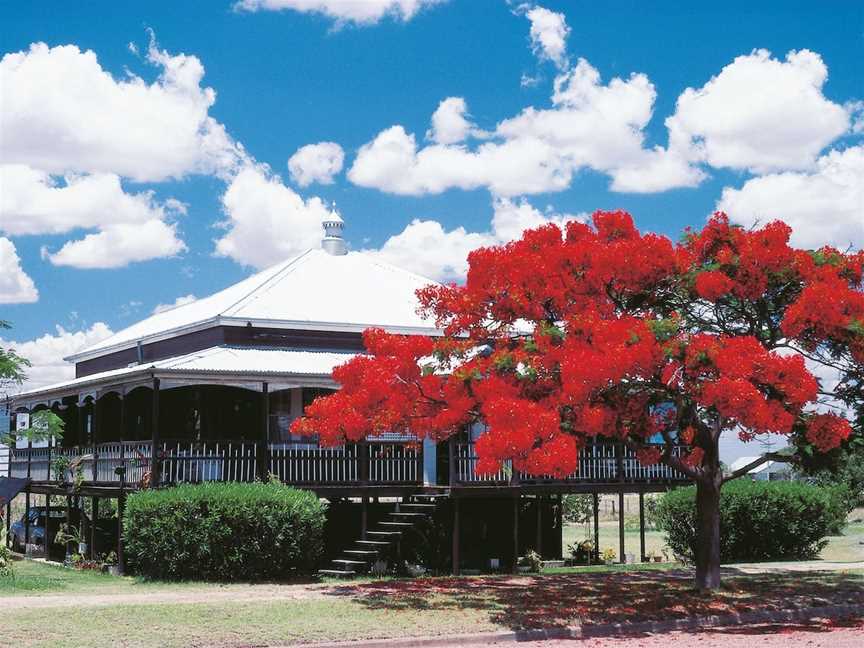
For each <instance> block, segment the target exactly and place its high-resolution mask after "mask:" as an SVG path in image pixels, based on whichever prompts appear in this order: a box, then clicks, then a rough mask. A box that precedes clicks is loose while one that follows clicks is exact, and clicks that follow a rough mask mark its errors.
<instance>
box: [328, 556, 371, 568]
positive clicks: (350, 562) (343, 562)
mask: <svg viewBox="0 0 864 648" xmlns="http://www.w3.org/2000/svg"><path fill="white" fill-rule="evenodd" d="M333 562H334V563H337V564H339V565H346V566H347V565H358V566H361V567H362V566H363V565H368V564H369V563H367V562H366V561H365V560H349V559H348V558H336V559H335V560H333Z"/></svg>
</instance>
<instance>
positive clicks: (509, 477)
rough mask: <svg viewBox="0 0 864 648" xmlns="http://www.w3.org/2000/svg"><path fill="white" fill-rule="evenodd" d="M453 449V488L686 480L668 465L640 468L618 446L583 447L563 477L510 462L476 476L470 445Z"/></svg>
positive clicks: (680, 450) (678, 449)
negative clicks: (530, 470) (529, 470)
mask: <svg viewBox="0 0 864 648" xmlns="http://www.w3.org/2000/svg"><path fill="white" fill-rule="evenodd" d="M453 447H454V454H455V460H454V461H453V470H454V477H453V480H452V482H453V484H454V485H456V484H459V485H465V486H470V485H478V486H481V485H494V484H507V483H512V484H516V483H519V484H544V483H613V482H621V481H623V482H649V483H657V482H680V481H687V477H686V476H685V475H683V474H682V473H680V472H678V471H677V470H674V469H673V468H670V467H669V466H666V465H663V464H655V465H653V466H643V465H642V464H640V463H639V460H638V459H637V458H636V453H635V452H633V451H632V450H630V449H629V448H626V447H625V446H624V445H622V444H613V443H604V444H596V445H588V446H586V447H585V448H583V449H582V450H580V452H579V468H578V470H576V471H575V472H573V473H571V474H569V475H567V476H565V477H563V478H560V477H553V476H551V475H548V476H537V475H529V474H526V473H523V472H521V471H518V470H517V471H514V470H513V465H512V463H511V462H510V461H505V462H504V463H503V465H502V466H501V469H500V470H499V471H498V472H497V473H495V474H491V475H490V474H482V475H478V474H477V472H476V468H477V453H476V452H475V449H474V443H455V444H453ZM686 450H687V448H686V446H675V447H673V449H672V454H673V455H674V456H677V457H680V456H682V455H683V454H685V453H686Z"/></svg>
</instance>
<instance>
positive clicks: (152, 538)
mask: <svg viewBox="0 0 864 648" xmlns="http://www.w3.org/2000/svg"><path fill="white" fill-rule="evenodd" d="M324 520H325V506H324V504H322V503H321V502H320V501H319V499H318V498H317V497H316V496H315V494H314V493H311V492H308V491H302V490H296V489H294V488H289V487H287V486H283V485H281V484H278V483H254V484H237V483H206V484H201V485H184V486H178V487H176V488H166V489H163V490H153V491H141V492H138V493H134V494H132V495H130V496H129V500H128V502H127V504H126V513H125V517H124V523H123V539H124V549H125V557H126V565H127V568H128V569H129V570H131V571H132V572H133V573H136V574H140V575H143V576H146V577H148V578H158V579H168V580H216V581H234V580H240V581H258V580H278V579H282V578H285V577H287V576H290V575H291V574H294V573H297V572H305V571H308V570H310V569H312V568H313V567H314V565H315V563H316V562H317V560H318V559H319V558H320V554H321V549H322V547H323V544H324V543H323V530H324Z"/></svg>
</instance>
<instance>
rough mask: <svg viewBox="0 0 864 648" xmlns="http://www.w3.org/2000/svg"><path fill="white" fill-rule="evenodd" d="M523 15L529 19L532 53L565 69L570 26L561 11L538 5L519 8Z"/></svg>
mask: <svg viewBox="0 0 864 648" xmlns="http://www.w3.org/2000/svg"><path fill="white" fill-rule="evenodd" d="M521 11H524V13H525V17H526V18H528V20H529V21H531V30H530V32H529V37H530V39H531V49H532V50H533V52H534V55H535V56H537V57H538V58H539V59H541V60H547V61H552V62H553V63H554V64H555V65H557V66H558V67H559V68H560V69H562V70H563V69H565V68H566V67H567V65H568V61H567V36H569V34H570V28H569V27H568V26H567V20H566V18H565V17H564V14H563V13H556V12H554V11H550V10H549V9H546V8H545V7H541V6H539V5H535V6H533V7H532V6H524V7H522V8H521Z"/></svg>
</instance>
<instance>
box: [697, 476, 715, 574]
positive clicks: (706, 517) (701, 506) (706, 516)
mask: <svg viewBox="0 0 864 648" xmlns="http://www.w3.org/2000/svg"><path fill="white" fill-rule="evenodd" d="M695 558H696V587H698V588H699V589H700V590H711V589H717V588H718V587H720V484H719V480H718V479H716V478H715V475H705V476H704V477H703V478H702V479H699V480H698V481H697V482H696V551H695Z"/></svg>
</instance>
